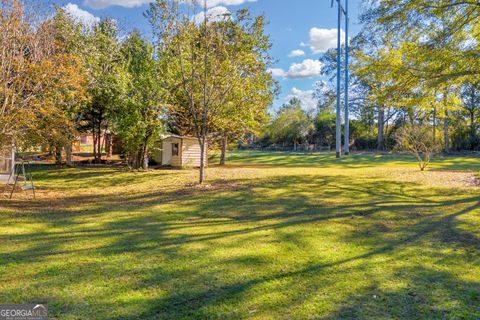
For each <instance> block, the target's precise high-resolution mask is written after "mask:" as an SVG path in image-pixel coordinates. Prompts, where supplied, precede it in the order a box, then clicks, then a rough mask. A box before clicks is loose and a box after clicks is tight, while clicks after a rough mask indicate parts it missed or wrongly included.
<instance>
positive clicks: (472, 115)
mask: <svg viewBox="0 0 480 320" xmlns="http://www.w3.org/2000/svg"><path fill="white" fill-rule="evenodd" d="M470 133H471V135H472V139H473V138H475V134H476V133H477V130H476V128H475V109H472V110H470Z"/></svg>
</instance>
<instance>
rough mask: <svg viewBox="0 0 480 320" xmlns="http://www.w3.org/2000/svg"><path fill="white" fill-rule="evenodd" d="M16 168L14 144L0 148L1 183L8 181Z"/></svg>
mask: <svg viewBox="0 0 480 320" xmlns="http://www.w3.org/2000/svg"><path fill="white" fill-rule="evenodd" d="M14 169H15V149H14V148H13V146H12V147H11V148H7V149H5V150H1V149H0V184H5V183H7V182H8V179H9V177H10V174H11V173H12V171H13V170H14Z"/></svg>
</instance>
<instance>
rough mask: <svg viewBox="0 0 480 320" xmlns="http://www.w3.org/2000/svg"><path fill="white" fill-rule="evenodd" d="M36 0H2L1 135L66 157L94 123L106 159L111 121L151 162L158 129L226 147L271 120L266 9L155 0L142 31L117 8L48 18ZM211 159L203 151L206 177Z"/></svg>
mask: <svg viewBox="0 0 480 320" xmlns="http://www.w3.org/2000/svg"><path fill="white" fill-rule="evenodd" d="M33 9H34V8H32V7H29V6H26V4H25V3H23V1H21V0H0V46H1V47H2V50H0V73H1V74H0V108H1V109H0V133H1V135H0V139H1V140H0V146H9V145H11V144H12V142H13V143H15V145H16V147H17V149H18V150H27V149H28V148H32V147H39V146H49V147H50V148H51V149H52V150H53V151H54V153H55V154H56V159H57V162H63V161H66V162H67V163H69V164H70V163H71V154H72V142H73V141H74V140H75V139H76V137H78V135H79V134H80V133H88V134H92V135H93V137H94V146H93V150H92V151H93V154H94V158H95V161H97V162H100V161H101V157H102V148H103V144H104V143H105V142H104V137H105V136H106V133H107V132H111V133H113V134H115V135H117V136H119V137H120V138H121V141H122V148H123V150H124V153H125V156H126V159H127V161H128V164H129V166H130V167H132V168H147V166H148V159H149V154H150V152H151V149H152V147H153V146H154V143H155V142H156V141H157V140H158V138H159V135H160V133H162V132H165V131H168V132H172V133H177V134H181V135H193V136H195V137H197V138H198V141H199V143H200V146H201V149H202V150H204V149H205V148H206V147H207V144H208V143H210V144H214V143H219V144H221V145H222V150H224V151H225V150H226V147H227V144H228V143H229V142H230V141H232V142H233V141H236V140H238V139H241V138H242V137H243V136H245V134H247V133H254V132H257V130H258V129H259V128H260V127H261V125H262V124H263V123H264V122H265V121H266V119H267V108H268V106H269V105H270V104H271V102H272V98H273V94H274V90H275V88H276V84H275V82H274V81H273V80H272V77H271V76H270V74H269V73H268V72H267V69H268V67H269V66H270V65H271V63H272V59H271V57H270V56H269V53H268V52H269V49H270V39H269V37H268V36H266V35H265V32H264V26H265V21H264V17H263V16H259V17H252V16H251V15H250V14H249V12H248V11H247V10H241V11H238V12H237V13H236V14H235V15H230V14H229V15H222V16H209V15H208V14H207V13H206V12H203V13H202V12H201V10H203V3H202V4H201V5H199V4H197V3H196V2H193V3H190V4H185V3H181V2H180V3H179V2H178V1H174V0H172V1H167V0H165V1H164V0H157V1H155V2H154V3H152V4H150V7H149V9H148V11H147V12H146V13H145V17H146V18H147V19H148V20H149V22H150V24H151V26H152V31H153V35H154V36H153V38H152V39H146V38H144V37H142V36H141V35H140V34H139V33H138V32H136V31H131V32H125V31H123V32H120V30H119V28H118V25H117V23H116V21H115V20H112V19H103V20H101V21H100V22H98V23H95V24H93V25H84V24H82V23H80V22H78V21H77V20H76V19H75V18H74V17H72V16H70V15H69V14H68V12H66V11H65V10H64V9H63V8H57V9H56V10H55V13H54V14H53V15H49V16H50V18H48V19H45V17H39V16H36V15H35V14H34V12H39V10H33ZM204 163H205V159H204V152H202V168H201V174H200V182H202V181H203V167H204Z"/></svg>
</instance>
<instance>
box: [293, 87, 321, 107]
mask: <svg viewBox="0 0 480 320" xmlns="http://www.w3.org/2000/svg"><path fill="white" fill-rule="evenodd" d="M314 92H315V91H314V90H300V89H297V88H295V87H294V88H292V91H291V93H290V94H289V95H288V96H286V97H285V102H288V101H290V100H292V99H293V98H297V99H298V100H300V101H301V102H302V108H303V109H304V110H305V111H307V112H312V111H315V109H316V108H317V99H315V98H314V97H313V94H314Z"/></svg>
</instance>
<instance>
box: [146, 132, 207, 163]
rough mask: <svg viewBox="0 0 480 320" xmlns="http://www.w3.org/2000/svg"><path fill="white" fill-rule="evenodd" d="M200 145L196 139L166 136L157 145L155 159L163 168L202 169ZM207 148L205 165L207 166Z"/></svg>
mask: <svg viewBox="0 0 480 320" xmlns="http://www.w3.org/2000/svg"><path fill="white" fill-rule="evenodd" d="M200 155H201V152H200V144H199V143H198V139H197V138H194V137H187V136H178V135H173V134H170V135H165V136H163V137H162V139H161V140H160V141H158V143H157V150H156V151H155V153H154V155H153V159H154V160H155V161H156V162H157V163H158V164H159V165H162V166H172V167H200ZM207 162H208V161H207V148H205V165H207Z"/></svg>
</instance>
